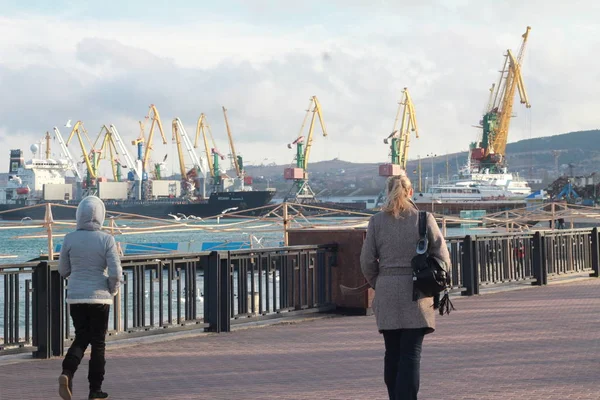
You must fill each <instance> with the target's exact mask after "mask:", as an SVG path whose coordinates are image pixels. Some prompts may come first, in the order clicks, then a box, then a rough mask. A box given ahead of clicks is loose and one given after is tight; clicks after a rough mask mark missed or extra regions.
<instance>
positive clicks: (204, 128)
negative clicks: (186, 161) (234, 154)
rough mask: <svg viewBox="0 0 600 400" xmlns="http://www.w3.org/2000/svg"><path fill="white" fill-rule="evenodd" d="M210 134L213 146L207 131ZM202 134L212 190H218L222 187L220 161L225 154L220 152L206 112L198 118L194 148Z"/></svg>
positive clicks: (196, 146)
mask: <svg viewBox="0 0 600 400" xmlns="http://www.w3.org/2000/svg"><path fill="white" fill-rule="evenodd" d="M207 132H208V135H209V136H210V140H211V143H212V147H210V146H209V143H208V137H207V135H206V133H207ZM200 134H202V139H203V141H204V151H205V153H206V160H207V162H208V169H209V172H210V177H211V180H212V182H211V185H212V191H213V192H217V191H219V190H220V187H221V170H220V168H219V161H222V160H224V159H225V156H224V155H223V154H221V153H220V152H219V150H218V149H217V146H216V144H215V139H214V137H213V134H212V131H211V130H210V125H208V122H207V120H206V115H204V113H202V114H200V117H199V118H198V123H197V124H196V138H195V140H194V148H198V140H199V138H200Z"/></svg>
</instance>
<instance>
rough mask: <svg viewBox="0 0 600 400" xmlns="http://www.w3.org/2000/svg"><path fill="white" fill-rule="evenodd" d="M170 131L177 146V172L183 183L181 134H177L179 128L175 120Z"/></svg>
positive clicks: (184, 172) (183, 161)
mask: <svg viewBox="0 0 600 400" xmlns="http://www.w3.org/2000/svg"><path fill="white" fill-rule="evenodd" d="M172 129H173V141H175V145H176V146H177V155H178V156H179V172H180V174H181V179H182V180H184V181H185V180H186V178H187V170H186V169H185V160H184V158H183V148H182V147H181V133H180V132H179V126H178V124H177V119H174V120H173V123H172Z"/></svg>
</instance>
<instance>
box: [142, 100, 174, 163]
mask: <svg viewBox="0 0 600 400" xmlns="http://www.w3.org/2000/svg"><path fill="white" fill-rule="evenodd" d="M145 119H146V120H148V119H150V120H152V123H151V125H150V132H148V138H147V139H146V138H145V135H144V124H142V123H141V122H140V128H141V130H142V132H141V134H140V137H139V138H138V139H136V140H135V141H134V145H135V144H137V145H138V146H139V145H140V144H141V143H142V142H144V141H145V143H146V150H145V151H144V158H143V159H142V165H143V168H144V171H148V162H149V160H150V152H151V151H152V149H153V145H152V140H153V139H154V128H155V127H156V126H158V130H159V131H160V136H161V137H162V141H163V144H167V138H166V137H165V132H164V130H163V125H162V122H161V120H160V114H159V113H158V110H157V109H156V106H155V105H154V104H150V109H149V110H148V114H147V115H146V117H145ZM140 139H141V141H140ZM138 153H139V150H138Z"/></svg>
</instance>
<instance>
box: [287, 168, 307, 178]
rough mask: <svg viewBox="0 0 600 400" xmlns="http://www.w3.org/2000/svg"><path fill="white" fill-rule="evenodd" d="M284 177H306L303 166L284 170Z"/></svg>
mask: <svg viewBox="0 0 600 400" xmlns="http://www.w3.org/2000/svg"><path fill="white" fill-rule="evenodd" d="M283 177H284V178H285V179H306V178H304V170H303V169H302V168H286V169H284V170H283Z"/></svg>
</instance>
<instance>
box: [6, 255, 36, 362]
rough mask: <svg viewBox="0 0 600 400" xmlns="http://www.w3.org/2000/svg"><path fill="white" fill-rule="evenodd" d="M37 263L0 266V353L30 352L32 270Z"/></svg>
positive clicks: (31, 342)
mask: <svg viewBox="0 0 600 400" xmlns="http://www.w3.org/2000/svg"><path fill="white" fill-rule="evenodd" d="M36 265H37V263H21V264H6V265H1V266H0V292H1V294H0V299H2V307H1V311H0V312H1V313H0V355H1V354H10V353H13V352H22V351H33V350H35V348H34V344H35V343H34V342H33V341H32V338H34V336H33V335H32V333H33V327H32V321H33V319H34V316H33V315H32V313H33V311H32V292H33V290H32V287H33V285H32V273H33V270H34V268H35V267H36Z"/></svg>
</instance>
